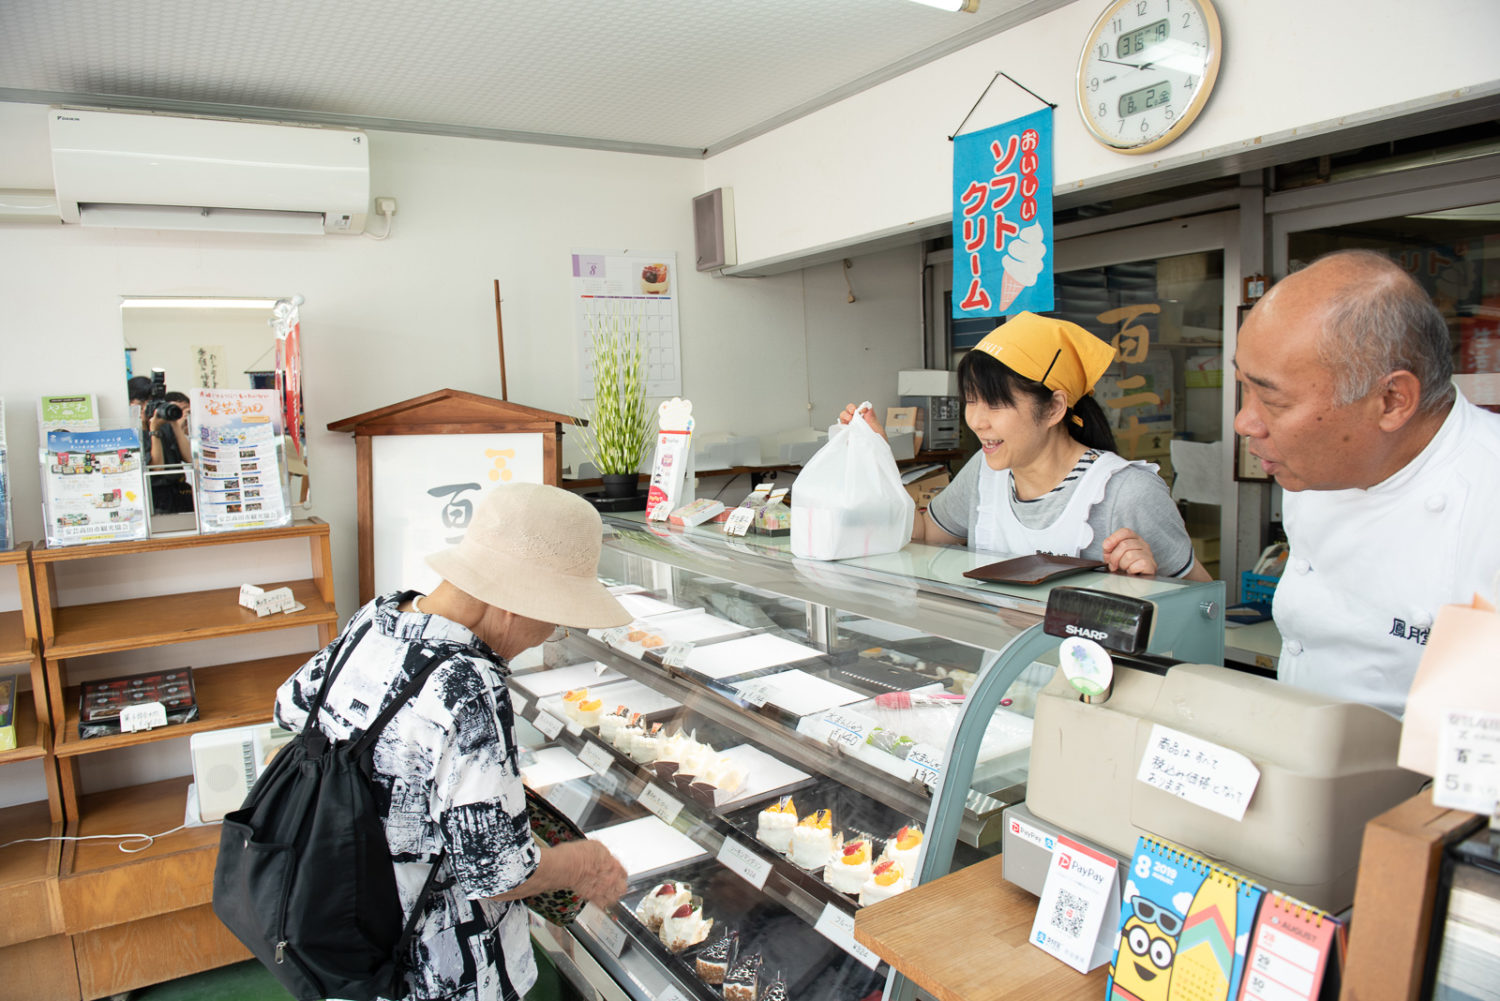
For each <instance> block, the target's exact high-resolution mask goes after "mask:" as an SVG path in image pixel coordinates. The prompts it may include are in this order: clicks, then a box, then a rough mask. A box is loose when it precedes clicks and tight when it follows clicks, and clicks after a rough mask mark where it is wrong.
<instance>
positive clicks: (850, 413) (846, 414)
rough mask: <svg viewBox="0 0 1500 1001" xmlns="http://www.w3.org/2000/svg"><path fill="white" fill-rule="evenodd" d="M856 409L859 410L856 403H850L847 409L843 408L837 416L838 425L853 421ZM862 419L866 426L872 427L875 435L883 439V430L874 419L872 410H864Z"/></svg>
mask: <svg viewBox="0 0 1500 1001" xmlns="http://www.w3.org/2000/svg"><path fill="white" fill-rule="evenodd" d="M858 409H859V404H858V403H851V404H849V405H848V406H847V407H845V408H844V411H843V413H841V414H839V423H840V424H848V423H849V422H850V421H852V420H854V412H855V411H856V410H858ZM864 418H865V423H866V424H868V425H870V427H872V428H873V429H874V430H875V433H876V434H878V435H880V437H882V438H884V437H885V428H884V427H882V426H881V424H880V422H879V421H877V420H876V419H875V411H874V410H873V409H872V410H866V411H865V412H864Z"/></svg>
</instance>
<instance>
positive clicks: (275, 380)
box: [120, 296, 310, 532]
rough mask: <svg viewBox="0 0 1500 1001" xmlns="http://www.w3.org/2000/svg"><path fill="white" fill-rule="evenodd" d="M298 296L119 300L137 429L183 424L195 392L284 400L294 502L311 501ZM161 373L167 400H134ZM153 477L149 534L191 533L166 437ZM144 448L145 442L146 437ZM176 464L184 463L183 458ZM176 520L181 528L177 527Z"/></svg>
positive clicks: (185, 482) (184, 490)
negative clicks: (264, 392) (265, 394)
mask: <svg viewBox="0 0 1500 1001" xmlns="http://www.w3.org/2000/svg"><path fill="white" fill-rule="evenodd" d="M301 302H302V297H301V296H292V297H287V298H282V299H274V298H230V297H191V298H190V297H162V296H125V297H123V298H122V300H121V302H120V319H121V330H122V334H123V338H124V349H125V350H124V357H125V379H126V383H127V386H130V385H131V380H132V379H134V380H135V382H134V387H135V388H134V389H132V390H129V396H130V398H131V404H132V413H133V415H134V416H135V417H136V418H137V419H139V420H140V421H141V422H142V424H143V426H144V427H146V428H148V429H149V427H150V423H149V421H150V418H151V417H152V416H156V417H158V422H157V423H158V425H159V426H162V427H165V426H166V425H165V421H166V420H168V419H171V420H179V421H183V425H182V430H183V431H184V432H185V431H186V426H185V418H183V417H182V416H181V414H182V403H183V402H184V401H183V397H182V396H179V395H178V394H184V395H186V394H188V393H189V392H190V391H191V390H193V389H269V390H277V391H279V392H280V393H281V394H282V400H281V403H282V409H283V412H284V413H285V416H286V418H287V421H286V427H287V435H286V440H285V442H284V445H285V449H284V453H285V455H286V457H287V466H288V472H289V474H290V479H291V482H290V487H291V496H292V502H293V503H294V504H306V503H307V502H308V499H309V496H310V476H309V472H308V464H307V433H306V423H305V421H304V420H303V419H302V414H303V410H302V372H301V367H302V366H301V346H300V329H299V323H298V316H297V313H298V309H297V307H298V306H299V305H300V304H301ZM158 370H159V371H160V378H159V379H158V380H157V381H158V382H159V383H161V384H164V388H165V392H166V397H165V399H164V401H163V402H160V403H157V404H154V405H153V404H151V403H149V402H148V403H147V404H145V407H144V410H145V411H146V412H145V413H142V412H141V409H140V403H139V400H138V394H139V393H140V392H141V389H142V388H143V387H144V386H145V383H146V382H148V381H150V380H151V379H152V378H153V375H154V374H155V373H156V372H157V371H158ZM162 441H163V443H164V445H165V449H166V454H165V455H163V456H162V459H163V460H164V461H163V463H162V464H161V465H158V466H155V467H153V468H155V469H156V472H155V473H154V474H153V475H152V476H151V478H150V481H151V488H150V490H151V495H152V515H153V518H152V528H153V532H155V531H157V530H159V529H175V528H179V527H181V528H190V527H191V522H192V519H193V510H192V499H191V488H190V485H189V484H190V480H189V477H188V476H187V475H186V474H185V472H183V471H180V467H174V466H173V461H174V460H177V459H178V456H177V455H175V454H173V448H172V439H171V437H170V436H164V437H163V438H162ZM145 444H146V445H147V446H149V445H150V444H151V441H150V438H149V437H148V438H147V439H146V440H145ZM181 459H182V460H188V461H190V458H189V456H188V455H187V454H186V453H183V454H182V455H181ZM177 522H183V524H181V525H179V524H177Z"/></svg>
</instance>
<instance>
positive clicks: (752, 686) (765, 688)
mask: <svg viewBox="0 0 1500 1001" xmlns="http://www.w3.org/2000/svg"><path fill="white" fill-rule="evenodd" d="M735 691H737V692H739V693H740V698H742V699H744V700H745V701H746V702H748V703H750V704H751V705H752V706H754V707H755V708H757V709H759V708H760V707H761V706H763V705H765V704H766V700H767V699H769V698H770V697H771V686H769V685H767V684H764V683H763V682H757V681H747V682H745V683H744V684H743V685H737V686H735Z"/></svg>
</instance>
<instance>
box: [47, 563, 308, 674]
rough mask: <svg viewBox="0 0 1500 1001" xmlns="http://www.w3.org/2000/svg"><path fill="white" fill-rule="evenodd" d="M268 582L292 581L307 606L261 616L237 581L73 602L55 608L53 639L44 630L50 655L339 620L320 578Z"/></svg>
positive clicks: (134, 647)
mask: <svg viewBox="0 0 1500 1001" xmlns="http://www.w3.org/2000/svg"><path fill="white" fill-rule="evenodd" d="M263 586H264V587H265V588H266V589H267V590H269V589H272V588H278V587H290V588H291V589H292V596H293V597H294V598H296V599H297V601H299V602H300V603H302V604H303V605H306V606H307V607H306V608H304V609H301V610H300V611H296V612H277V613H275V614H272V615H268V616H257V615H256V614H255V613H254V612H252V611H250V609H248V608H242V607H241V606H240V605H239V588H236V587H227V588H216V589H214V590H210V591H192V592H187V593H184V594H165V595H153V596H151V597H147V598H128V599H125V600H122V601H107V602H99V603H97V604H89V605H68V606H65V607H61V608H55V609H53V610H52V612H51V617H50V618H51V629H52V632H51V637H50V639H49V638H48V634H47V633H46V632H44V633H43V634H42V635H43V642H44V643H45V645H46V651H47V657H48V658H49V659H58V658H64V657H84V656H91V655H94V654H101V653H113V652H116V651H120V650H140V649H144V648H147V647H157V646H167V645H171V644H175V643H191V642H194V641H195V640H205V639H217V638H218V637H221V636H242V635H245V634H247V633H258V632H264V631H266V630H268V629H294V628H296V627H298V626H327V625H331V624H333V623H335V622H337V621H338V612H337V610H336V609H335V608H334V607H333V605H332V604H330V603H329V602H327V601H324V600H323V598H322V596H321V594H320V593H319V588H318V582H317V581H313V580H295V581H279V582H276V583H270V584H265V585H263Z"/></svg>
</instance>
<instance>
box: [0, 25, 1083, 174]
mask: <svg viewBox="0 0 1500 1001" xmlns="http://www.w3.org/2000/svg"><path fill="white" fill-rule="evenodd" d="M1065 2H1067V0H981V5H980V10H979V12H978V13H977V14H964V13H947V12H944V11H939V10H934V9H932V8H929V7H924V6H921V5H919V4H916V3H912V2H909V0H696V2H694V0H634V2H631V3H624V2H617V0H548V2H545V3H542V2H522V0H425V2H422V0H418V2H415V3H411V2H398V0H300V2H299V0H239V2H224V0H3V2H0V99H5V100H38V101H44V102H46V103H58V102H63V101H66V102H71V103H95V104H97V103H113V104H117V105H121V106H127V107H154V108H167V109H172V108H176V109H179V110H191V111H197V112H204V111H213V110H222V111H224V112H225V113H229V114H244V113H248V114H254V115H256V116H258V117H282V118H286V119H289V120H320V121H336V120H348V121H350V122H351V123H353V124H365V125H368V126H377V125H379V124H381V123H389V124H390V125H392V126H394V127H398V128H399V127H402V125H403V123H404V124H405V125H408V126H410V127H413V128H420V129H421V130H422V131H438V132H451V133H454V134H496V133H514V134H530V137H532V138H542V139H543V141H546V140H548V139H556V140H558V141H564V142H567V143H568V144H570V145H572V144H583V145H599V146H604V147H606V148H621V147H625V148H630V147H640V148H657V151H661V152H666V151H669V150H668V149H663V148H672V150H674V151H676V152H683V153H686V152H700V151H702V150H704V149H705V148H720V147H722V146H724V145H726V144H729V143H733V142H735V141H739V140H741V139H743V138H745V137H747V136H749V135H753V134H756V133H757V132H759V131H763V130H765V129H766V128H769V127H773V126H774V125H776V124H779V123H780V122H783V121H785V120H788V119H789V118H791V117H795V116H796V115H797V114H801V113H805V112H806V111H809V110H812V109H813V108H815V107H818V106H821V105H822V104H825V103H828V102H829V101H831V100H834V99H837V98H839V97H841V96H844V95H845V94H847V93H850V92H852V91H853V90H856V89H859V88H861V87H864V86H869V85H870V84H872V83H875V82H878V81H879V80H881V79H885V78H888V77H889V76H892V75H894V74H895V73H898V72H903V71H905V70H906V69H909V68H910V67H911V66H913V65H917V64H919V63H921V62H924V61H926V60H928V59H932V58H936V57H937V56H939V55H942V54H945V53H947V52H951V51H954V50H955V49H958V48H961V47H963V46H965V45H969V44H972V43H973V42H975V41H977V40H979V39H980V38H983V37H986V36H987V35H990V34H994V33H995V32H997V31H1001V30H1004V29H1005V28H1008V27H1010V26H1013V25H1015V24H1018V23H1020V22H1022V21H1024V20H1027V19H1030V18H1032V17H1036V16H1039V15H1040V14H1042V13H1045V12H1047V11H1049V10H1052V9H1054V8H1057V7H1060V6H1063V5H1064V3H1065ZM516 137H521V136H520V135H518V136H516Z"/></svg>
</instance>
